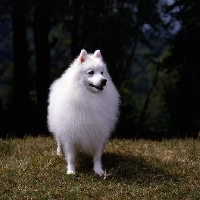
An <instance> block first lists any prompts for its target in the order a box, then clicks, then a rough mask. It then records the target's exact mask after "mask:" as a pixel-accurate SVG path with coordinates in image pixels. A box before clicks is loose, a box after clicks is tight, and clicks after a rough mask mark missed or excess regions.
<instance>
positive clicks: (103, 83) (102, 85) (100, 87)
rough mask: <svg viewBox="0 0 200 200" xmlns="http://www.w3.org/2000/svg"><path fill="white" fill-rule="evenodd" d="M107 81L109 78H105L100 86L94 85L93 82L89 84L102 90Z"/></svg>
mask: <svg viewBox="0 0 200 200" xmlns="http://www.w3.org/2000/svg"><path fill="white" fill-rule="evenodd" d="M106 82H107V80H106V79H103V80H101V83H100V85H99V86H97V85H93V84H91V83H90V84H89V86H90V87H93V88H95V89H97V90H99V91H102V90H103V87H104V86H106Z"/></svg>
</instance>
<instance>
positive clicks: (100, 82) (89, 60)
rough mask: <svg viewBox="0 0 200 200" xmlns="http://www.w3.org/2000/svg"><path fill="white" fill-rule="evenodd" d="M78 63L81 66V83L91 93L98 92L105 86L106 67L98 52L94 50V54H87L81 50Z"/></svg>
mask: <svg viewBox="0 0 200 200" xmlns="http://www.w3.org/2000/svg"><path fill="white" fill-rule="evenodd" d="M78 62H79V64H80V65H81V69H82V70H81V71H82V75H81V76H82V77H81V79H82V82H83V84H85V85H86V87H87V88H88V89H89V90H90V91H92V92H99V91H102V90H103V89H104V87H105V86H106V82H107V80H106V78H105V77H104V73H106V65H105V63H104V62H103V59H102V56H101V52H100V50H96V51H95V52H94V54H87V52H86V50H84V49H83V50H82V51H81V53H80V55H79V57H78Z"/></svg>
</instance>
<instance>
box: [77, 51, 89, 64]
mask: <svg viewBox="0 0 200 200" xmlns="http://www.w3.org/2000/svg"><path fill="white" fill-rule="evenodd" d="M86 58H87V51H86V50H85V49H82V50H81V53H80V55H79V60H80V62H81V63H83V62H85V60H86Z"/></svg>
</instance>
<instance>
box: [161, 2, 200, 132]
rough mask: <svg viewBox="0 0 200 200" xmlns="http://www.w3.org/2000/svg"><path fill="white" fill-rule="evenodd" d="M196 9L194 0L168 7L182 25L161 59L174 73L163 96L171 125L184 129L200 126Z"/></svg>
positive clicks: (197, 11) (198, 27)
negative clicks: (173, 11)
mask: <svg viewBox="0 0 200 200" xmlns="http://www.w3.org/2000/svg"><path fill="white" fill-rule="evenodd" d="M174 9H176V10H177V13H176V15H174V13H172V10H174ZM199 9H200V3H199V1H196V0H194V1H188V0H186V1H185V0H184V1H183V0H180V1H175V3H174V4H173V5H172V6H170V7H169V9H168V11H169V13H171V15H172V18H175V19H176V20H179V21H180V23H181V25H182V26H181V29H180V30H179V32H178V33H177V35H176V36H175V38H174V40H173V46H172V48H171V55H169V56H168V57H167V58H166V59H165V62H164V64H165V65H164V66H165V68H167V69H168V72H169V73H171V74H172V76H174V75H175V74H177V76H176V77H175V80H177V82H176V85H175V87H174V88H173V86H171V87H167V88H166V100H167V102H168V104H169V110H170V115H171V122H172V123H171V127H172V129H177V130H184V131H186V132H187V131H188V130H190V131H191V130H195V129H196V130H199V128H200V119H199V113H198V110H199V108H200V103H199V102H200V94H199V91H200V87H199V85H200V81H199V75H200V68H199V65H200V59H199V53H198V51H197V49H198V48H199V45H200V35H199V32H200V26H199V19H200V15H199ZM175 71H176V72H175ZM171 95H173V98H172V96H171Z"/></svg>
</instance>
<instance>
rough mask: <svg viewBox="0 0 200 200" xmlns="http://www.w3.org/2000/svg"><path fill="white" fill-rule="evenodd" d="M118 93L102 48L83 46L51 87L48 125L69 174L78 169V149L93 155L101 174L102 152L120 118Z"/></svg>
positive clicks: (96, 170)
mask: <svg viewBox="0 0 200 200" xmlns="http://www.w3.org/2000/svg"><path fill="white" fill-rule="evenodd" d="M119 103H120V98H119V94H118V92H117V90H116V88H115V86H114V84H113V82H112V80H111V77H110V75H109V74H108V71H107V69H106V64H105V63H104V62H103V60H102V56H101V53H100V51H99V50H97V51H95V52H94V54H87V52H86V51H85V50H84V49H83V50H82V51H81V53H80V55H79V56H78V57H77V58H76V59H75V60H74V62H73V63H72V64H71V65H70V67H69V68H68V69H67V70H66V71H65V72H64V74H63V75H62V76H61V77H60V78H59V79H57V80H56V81H54V82H53V84H52V85H51V87H50V94H49V106H48V127H49V130H50V131H51V132H52V133H53V135H54V137H55V139H56V141H57V154H58V155H60V154H61V152H62V150H63V151H64V154H65V158H66V161H67V174H74V173H75V158H76V153H77V151H83V152H85V153H87V154H89V155H91V156H92V157H93V162H94V171H95V173H96V174H98V175H100V176H102V175H103V174H104V171H103V169H102V164H101V156H102V153H103V149H104V146H105V144H106V141H107V140H108V138H109V136H110V134H111V132H112V131H113V129H114V128H115V124H116V121H117V118H118V107H119Z"/></svg>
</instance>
